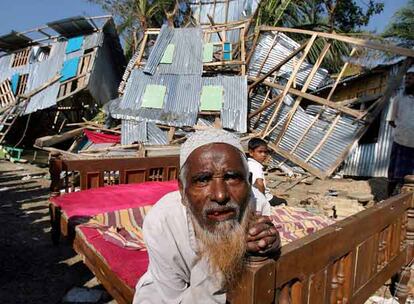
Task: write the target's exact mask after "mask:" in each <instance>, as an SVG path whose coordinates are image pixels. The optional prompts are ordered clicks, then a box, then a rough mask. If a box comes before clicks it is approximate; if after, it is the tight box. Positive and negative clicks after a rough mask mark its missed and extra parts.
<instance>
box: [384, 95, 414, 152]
mask: <svg viewBox="0 0 414 304" xmlns="http://www.w3.org/2000/svg"><path fill="white" fill-rule="evenodd" d="M390 120H391V121H394V122H395V125H396V127H395V133H394V141H395V142H396V143H397V144H400V145H403V146H406V147H410V148H414V96H413V95H405V94H402V93H401V94H399V95H397V96H396V97H395V98H394V100H393V109H392V115H391V119H390Z"/></svg>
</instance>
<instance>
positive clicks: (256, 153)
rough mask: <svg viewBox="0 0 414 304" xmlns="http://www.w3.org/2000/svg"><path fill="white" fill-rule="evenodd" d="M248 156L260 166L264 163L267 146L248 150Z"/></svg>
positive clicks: (267, 152)
mask: <svg viewBox="0 0 414 304" xmlns="http://www.w3.org/2000/svg"><path fill="white" fill-rule="evenodd" d="M249 154H250V156H251V157H252V158H253V159H255V160H257V161H258V162H259V163H261V164H262V163H264V162H265V161H266V158H267V156H268V154H269V151H268V150H267V146H259V147H257V148H256V149H254V150H249Z"/></svg>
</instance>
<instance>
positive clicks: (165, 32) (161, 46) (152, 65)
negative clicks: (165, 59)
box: [144, 25, 173, 75]
mask: <svg viewBox="0 0 414 304" xmlns="http://www.w3.org/2000/svg"><path fill="white" fill-rule="evenodd" d="M172 37H173V29H172V28H169V27H168V26H167V25H163V26H162V27H161V30H160V33H159V35H158V37H157V41H155V45H154V48H153V49H152V51H151V54H150V55H149V57H148V61H147V63H146V65H145V67H144V73H146V74H149V75H154V74H155V71H156V70H157V67H158V64H159V63H160V61H161V58H162V56H163V55H164V51H165V49H166V47H167V45H168V44H169V43H170V41H171V39H172Z"/></svg>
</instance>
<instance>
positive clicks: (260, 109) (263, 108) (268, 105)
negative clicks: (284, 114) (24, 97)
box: [248, 95, 282, 119]
mask: <svg viewBox="0 0 414 304" xmlns="http://www.w3.org/2000/svg"><path fill="white" fill-rule="evenodd" d="M281 97H282V96H281V95H277V96H276V97H275V98H273V99H272V100H271V101H269V102H267V103H265V104H264V105H262V106H261V107H259V108H258V109H257V110H255V111H253V112H252V113H250V114H249V116H248V118H249V119H251V118H253V117H255V116H256V115H258V114H260V113H262V112H263V111H264V110H266V109H267V108H269V107H270V106H272V105H274V104H275V103H276V102H278V101H279V100H280V98H281Z"/></svg>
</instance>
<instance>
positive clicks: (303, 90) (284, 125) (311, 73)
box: [272, 43, 331, 146]
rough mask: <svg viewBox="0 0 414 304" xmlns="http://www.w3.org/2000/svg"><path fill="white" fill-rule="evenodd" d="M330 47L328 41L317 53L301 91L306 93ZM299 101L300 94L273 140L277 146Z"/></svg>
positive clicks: (300, 98) (300, 99)
mask: <svg viewBox="0 0 414 304" xmlns="http://www.w3.org/2000/svg"><path fill="white" fill-rule="evenodd" d="M330 47H331V44H330V43H326V44H325V46H324V48H323V49H322V52H321V53H320V54H319V57H318V59H317V60H316V62H315V64H314V65H313V67H312V70H311V71H310V73H309V75H308V77H307V78H306V81H305V83H304V85H303V87H302V89H301V92H303V93H306V91H307V90H308V88H309V85H310V84H311V82H312V79H313V77H314V76H315V74H316V72H317V71H318V69H319V67H320V65H321V64H322V62H323V60H324V59H325V56H326V54H328V51H329V49H330ZM301 101H302V97H301V96H299V97H297V98H296V101H295V103H294V104H293V107H292V109H291V110H290V111H289V115H288V118H287V119H286V121H285V123H284V124H283V127H282V130H281V131H280V132H279V134H278V136H277V138H276V140H275V142H276V145H277V146H278V145H279V143H280V141H281V140H282V138H283V135H284V134H285V132H286V130H287V129H288V128H289V125H290V122H291V121H292V119H293V116H294V115H295V113H296V110H297V109H298V107H299V105H300V102H301ZM272 131H273V129H272Z"/></svg>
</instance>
